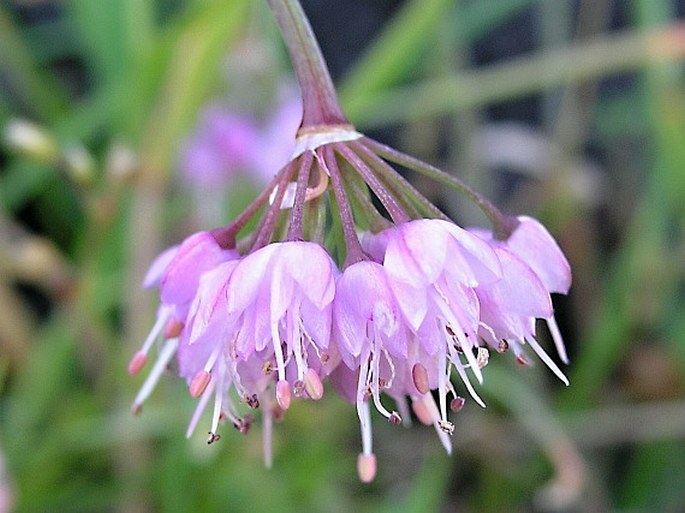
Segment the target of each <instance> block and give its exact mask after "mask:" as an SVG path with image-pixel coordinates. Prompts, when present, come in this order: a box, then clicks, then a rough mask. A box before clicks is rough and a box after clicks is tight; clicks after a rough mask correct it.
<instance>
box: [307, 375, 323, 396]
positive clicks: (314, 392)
mask: <svg viewBox="0 0 685 513" xmlns="http://www.w3.org/2000/svg"><path fill="white" fill-rule="evenodd" d="M304 387H305V389H306V390H307V394H309V397H311V398H312V399H314V400H315V401H318V400H319V399H321V398H322V397H323V383H322V382H321V378H320V377H319V373H318V372H316V371H315V370H314V369H307V372H305V373H304Z"/></svg>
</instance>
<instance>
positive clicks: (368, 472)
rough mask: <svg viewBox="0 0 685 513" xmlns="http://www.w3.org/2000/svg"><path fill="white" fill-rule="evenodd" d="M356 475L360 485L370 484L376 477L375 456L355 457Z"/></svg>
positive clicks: (362, 455)
mask: <svg viewBox="0 0 685 513" xmlns="http://www.w3.org/2000/svg"><path fill="white" fill-rule="evenodd" d="M357 475H359V480H360V481H361V482H362V483H370V482H371V481H373V480H374V478H375V477H376V455H375V454H360V455H359V456H357Z"/></svg>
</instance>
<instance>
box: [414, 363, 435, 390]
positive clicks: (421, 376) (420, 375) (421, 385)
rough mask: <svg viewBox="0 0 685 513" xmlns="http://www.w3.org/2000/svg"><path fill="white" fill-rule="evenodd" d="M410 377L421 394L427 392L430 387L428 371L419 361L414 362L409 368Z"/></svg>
mask: <svg viewBox="0 0 685 513" xmlns="http://www.w3.org/2000/svg"><path fill="white" fill-rule="evenodd" d="M411 377H412V379H413V380H414V386H415V387H416V390H418V391H419V393H421V394H427V393H428V391H429V390H430V387H429V384H428V371H427V370H426V368H425V367H424V366H423V365H422V364H420V363H417V364H415V365H414V366H413V367H412V369H411Z"/></svg>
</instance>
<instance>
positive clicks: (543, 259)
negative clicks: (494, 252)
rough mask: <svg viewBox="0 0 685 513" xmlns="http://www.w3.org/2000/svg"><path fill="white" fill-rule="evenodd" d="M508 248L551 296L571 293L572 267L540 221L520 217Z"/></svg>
mask: <svg viewBox="0 0 685 513" xmlns="http://www.w3.org/2000/svg"><path fill="white" fill-rule="evenodd" d="M518 220H519V221H520V224H519V225H518V226H517V227H516V229H515V230H514V233H512V234H511V237H509V240H508V241H507V246H508V247H509V248H510V249H511V251H512V252H513V253H515V254H516V255H517V256H518V257H519V258H520V259H521V260H523V261H524V262H525V263H526V264H527V265H528V266H529V267H530V268H531V269H532V270H533V272H534V273H535V274H537V275H538V276H539V278H540V280H541V281H542V283H543V284H544V285H545V287H546V288H547V290H548V291H550V292H559V293H562V294H566V293H568V290H569V288H570V287H571V266H570V265H569V263H568V260H566V257H565V256H564V253H563V252H562V251H561V249H560V248H559V245H558V244H557V243H556V241H555V240H554V238H553V237H552V236H551V235H550V233H549V232H548V231H547V229H546V228H545V227H544V226H543V225H542V224H540V222H539V221H537V220H535V219H533V218H531V217H527V216H520V217H519V218H518Z"/></svg>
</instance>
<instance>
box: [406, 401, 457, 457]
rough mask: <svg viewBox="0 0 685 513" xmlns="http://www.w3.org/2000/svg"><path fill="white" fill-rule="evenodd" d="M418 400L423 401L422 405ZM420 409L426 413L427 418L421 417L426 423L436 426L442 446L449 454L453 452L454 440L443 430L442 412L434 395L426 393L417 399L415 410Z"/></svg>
mask: <svg viewBox="0 0 685 513" xmlns="http://www.w3.org/2000/svg"><path fill="white" fill-rule="evenodd" d="M418 401H420V402H421V406H419V405H418ZM417 409H418V410H422V413H423V414H424V415H425V419H423V418H421V417H420V419H421V420H422V422H423V420H426V422H425V424H426V425H429V424H433V426H434V427H435V432H436V433H437V434H438V438H439V439H440V443H441V444H442V446H443V447H444V448H445V451H446V452H447V454H452V440H451V439H450V437H449V435H448V434H447V433H445V431H443V429H442V428H441V427H440V425H439V423H440V413H439V412H438V407H437V405H436V404H435V400H434V399H433V396H432V395H430V394H426V395H424V396H423V397H421V398H420V399H418V400H416V401H415V404H414V411H415V412H416V411H417Z"/></svg>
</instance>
